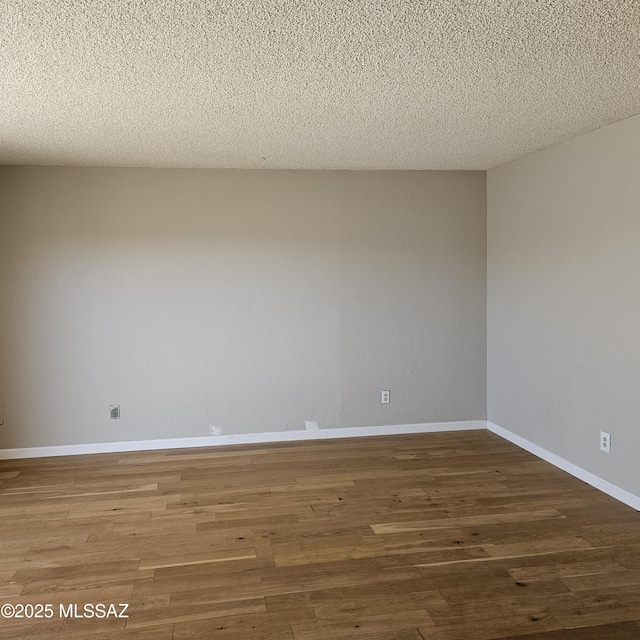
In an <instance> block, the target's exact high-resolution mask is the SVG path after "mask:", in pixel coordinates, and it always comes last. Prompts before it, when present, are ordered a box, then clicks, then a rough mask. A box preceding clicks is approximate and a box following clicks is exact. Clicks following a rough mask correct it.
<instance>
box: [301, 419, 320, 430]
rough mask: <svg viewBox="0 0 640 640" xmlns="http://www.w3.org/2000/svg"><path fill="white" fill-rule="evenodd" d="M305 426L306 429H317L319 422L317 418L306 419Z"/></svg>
mask: <svg viewBox="0 0 640 640" xmlns="http://www.w3.org/2000/svg"><path fill="white" fill-rule="evenodd" d="M304 428H305V431H317V430H318V423H317V422H316V421H315V420H305V421H304Z"/></svg>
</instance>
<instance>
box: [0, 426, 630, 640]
mask: <svg viewBox="0 0 640 640" xmlns="http://www.w3.org/2000/svg"><path fill="white" fill-rule="evenodd" d="M87 603H88V604H94V605H95V604H98V603H102V604H104V605H106V607H108V605H110V604H115V605H120V604H121V603H122V604H128V605H129V606H128V609H127V611H126V612H125V615H128V616H129V617H128V618H120V617H116V615H117V613H119V611H118V612H116V613H115V614H114V612H112V615H110V616H109V617H108V618H105V619H96V618H95V617H94V618H86V617H74V616H72V617H65V615H66V614H69V613H70V611H72V610H70V609H69V605H73V604H77V605H78V613H79V614H80V615H83V614H84V613H85V611H84V609H83V605H84V604H87ZM37 604H40V605H51V609H49V611H52V612H53V615H52V616H51V617H50V618H48V619H47V618H45V619H25V618H23V619H17V618H15V617H13V616H14V615H15V614H16V613H19V612H20V610H21V609H22V611H23V614H24V615H28V614H32V613H35V610H33V611H32V610H31V609H30V608H29V607H28V606H26V605H37ZM0 605H5V607H6V605H12V606H10V607H9V608H8V609H2V611H3V613H4V614H5V615H6V614H10V615H9V616H8V617H5V618H0V639H1V640H3V639H5V638H40V637H44V636H46V637H47V638H49V639H50V640H58V639H62V638H64V639H68V638H72V639H78V638H91V639H92V640H107V639H108V640H118V639H120V638H140V639H149V640H151V639H153V640H171V639H173V640H183V639H184V640H186V639H199V638H202V639H204V638H207V639H208V638H220V639H222V640H224V639H231V640H236V639H238V640H240V639H242V640H327V639H337V638H341V639H346V638H359V639H366V640H467V639H468V640H489V639H491V638H508V639H510V640H515V639H517V638H522V639H523V640H524V639H525V638H526V640H638V639H639V638H640V514H638V512H636V511H634V510H633V509H631V508H629V507H626V506H625V505H623V504H621V503H618V502H616V501H615V500H613V499H612V498H609V497H608V496H606V495H604V494H602V493H600V492H598V491H597V490H595V489H593V488H591V487H589V486H587V485H585V484H584V483H582V482H580V481H579V480H576V479H575V478H573V477H571V476H569V475H567V474H565V473H564V472H562V471H559V470H557V469H555V468H554V467H552V466H550V465H548V464H547V463H545V462H543V461H541V460H538V459H537V458H535V457H534V456H532V455H530V454H528V453H526V452H525V451H522V450H520V449H518V448H517V447H515V446H514V445H512V444H510V443H508V442H506V441H504V440H502V439H501V438H499V437H497V436H495V435H493V434H491V433H489V432H488V431H469V432H455V433H436V434H426V435H411V436H401V437H395V436H394V437H378V438H363V439H350V440H333V441H317V442H311V443H286V444H275V445H267V446H242V447H226V448H211V449H191V450H171V451H160V452H157V451H154V452H144V453H123V454H107V455H93V456H76V457H66V458H43V459H31V460H17V461H16V460H11V461H3V462H0ZM61 605H62V608H63V610H62V611H60V606H61ZM94 611H95V609H94ZM61 614H63V615H61Z"/></svg>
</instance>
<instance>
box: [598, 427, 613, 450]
mask: <svg viewBox="0 0 640 640" xmlns="http://www.w3.org/2000/svg"><path fill="white" fill-rule="evenodd" d="M600 451H604V452H605V453H609V452H610V451H611V434H610V433H607V432H606V431H601V432H600Z"/></svg>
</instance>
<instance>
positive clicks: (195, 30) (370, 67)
mask: <svg viewBox="0 0 640 640" xmlns="http://www.w3.org/2000/svg"><path fill="white" fill-rule="evenodd" d="M0 12H1V19H0V69H1V82H0V164H39V165H87V166H151V167H213V168H292V169H487V168H491V167H494V166H496V165H499V164H501V163H504V162H507V161H509V160H513V159H515V158H518V157H521V156H523V155H525V154H527V153H531V152H534V151H537V150H539V149H541V148H544V147H548V146H550V145H554V144H557V143H559V142H563V141H565V140H568V139H570V138H572V137H575V136H577V135H579V134H582V133H586V132H588V131H592V130H594V129H597V128H599V127H602V126H604V125H607V124H610V123H612V122H615V121H617V120H621V119H623V118H627V117H629V116H632V115H635V114H637V113H640V2H638V0H508V1H507V0H485V1H481V0H433V1H430V2H426V1H422V2H419V1H417V0H371V1H356V0H354V1H349V0H296V1H286V0H253V1H251V0H229V1H224V0H218V1H214V0H190V1H187V0H137V1H136V0H128V1H126V2H125V1H124V0H0Z"/></svg>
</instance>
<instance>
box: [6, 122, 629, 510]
mask: <svg viewBox="0 0 640 640" xmlns="http://www.w3.org/2000/svg"><path fill="white" fill-rule="evenodd" d="M639 145H640V116H635V117H632V118H629V119H626V120H624V121H621V122H618V123H616V124H613V125H610V126H607V127H604V128H602V129H599V130H597V131H595V132H593V133H590V134H588V135H584V136H582V137H579V138H575V139H573V140H571V141H569V142H567V143H565V144H562V145H558V146H555V147H552V148H549V149H546V150H543V151H540V152H537V153H535V154H532V155H529V156H526V157H524V158H522V159H519V160H516V161H513V162H510V163H507V164H505V165H502V166H499V167H497V168H494V169H490V170H489V171H488V172H484V171H387V172H385V171H380V172H379V171H339V172H335V171H324V172H322V171H293V172H290V171H287V172H285V171H260V172H255V171H241V170H234V171H222V170H195V169H193V170H191V169H188V170H174V169H133V168H132V169H106V168H72V167H9V166H5V167H2V168H0V193H1V197H2V213H1V216H0V262H1V264H2V268H1V270H0V291H1V292H2V305H1V306H0V353H1V354H2V357H1V359H0V389H1V390H2V396H0V411H1V412H2V417H3V419H2V420H1V422H3V424H2V425H1V426H0V448H1V449H3V450H4V451H3V455H4V456H5V457H6V456H10V455H16V453H15V452H16V451H17V452H20V455H28V454H29V451H32V452H33V451H36V452H39V453H40V454H41V453H42V452H43V451H45V448H46V447H53V448H56V447H58V448H61V450H64V451H73V449H72V447H74V446H89V447H91V446H93V447H96V448H97V449H96V450H107V449H105V447H106V448H108V446H109V444H110V443H119V444H118V447H119V448H120V449H123V448H124V449H126V448H127V447H129V448H135V447H140V448H144V446H145V443H149V442H156V443H157V442H161V443H164V444H167V443H169V444H170V442H171V439H174V441H175V442H176V443H178V445H179V443H181V442H188V443H189V444H193V443H194V442H202V443H205V444H213V443H215V442H239V441H243V442H250V441H258V442H259V441H261V438H262V440H264V439H265V438H267V439H268V437H272V438H273V439H278V438H281V439H287V438H296V437H300V438H302V437H323V436H324V437H326V436H327V434H330V435H340V432H341V430H342V432H343V434H347V435H353V434H358V433H383V432H384V429H388V430H389V432H398V431H401V430H403V429H404V430H405V431H411V430H412V429H413V430H414V431H415V430H417V431H420V430H429V429H430V428H431V429H436V428H438V429H446V428H447V425H453V426H456V427H457V428H465V427H469V428H473V427H478V426H481V427H484V426H486V425H487V424H488V426H489V428H492V429H494V430H495V431H496V432H498V433H501V434H502V435H503V436H505V437H511V438H512V439H514V441H516V442H518V443H519V444H520V445H521V446H525V447H527V446H528V447H530V448H531V449H532V450H534V451H535V452H537V453H538V454H540V455H543V456H544V455H547V457H548V459H552V460H553V461H554V462H555V463H556V464H560V465H562V464H565V463H566V464H567V465H570V466H571V468H572V469H573V470H574V471H575V470H576V469H577V470H582V471H584V472H585V473H586V474H588V475H589V477H590V478H591V481H592V483H594V484H596V485H597V483H598V482H599V481H601V483H603V484H604V485H606V486H607V487H609V488H611V487H614V489H615V488H619V489H620V490H621V491H622V492H626V493H627V494H628V496H627V498H628V499H627V501H631V502H633V500H635V499H637V498H636V497H637V496H638V495H640V475H639V474H638V471H637V462H636V457H637V451H638V450H640V429H638V420H639V416H640V394H639V393H638V389H639V388H640V367H638V358H639V356H640V338H639V336H638V326H639V320H640V297H639V296H638V295H637V283H638V278H639V276H640V252H639V251H638V250H637V248H638V243H639V242H640V217H639V216H638V209H637V202H638V200H639V199H640V198H639V196H640V186H639V182H638V180H637V170H638V161H637V150H638V148H639ZM381 390H390V402H388V403H381V402H380V393H381ZM114 404H117V405H119V409H120V413H119V414H118V418H117V419H113V417H112V415H111V414H110V405H114ZM394 429H395V431H394ZM601 431H603V432H606V433H607V434H610V436H609V437H610V453H608V454H604V453H603V452H601V451H600V447H599V438H600V432H601ZM265 434H266V435H265ZM269 434H270V435H269ZM274 434H275V435H274ZM225 438H226V440H225ZM234 438H235V440H234ZM216 439H217V440H216ZM101 446H102V447H103V448H102V449H100V447H101ZM70 447H71V449H70ZM118 447H116V448H118ZM578 473H579V471H578ZM629 496H631V497H630V498H629Z"/></svg>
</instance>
